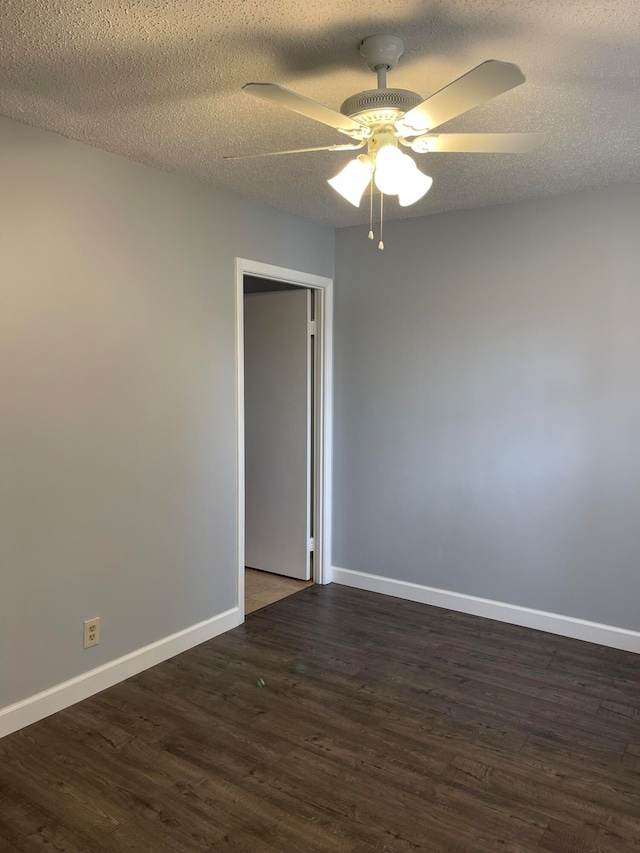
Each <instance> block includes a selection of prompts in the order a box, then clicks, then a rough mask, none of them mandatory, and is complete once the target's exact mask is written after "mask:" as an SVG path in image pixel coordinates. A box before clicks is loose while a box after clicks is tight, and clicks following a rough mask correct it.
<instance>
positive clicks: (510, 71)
mask: <svg viewBox="0 0 640 853" xmlns="http://www.w3.org/2000/svg"><path fill="white" fill-rule="evenodd" d="M359 49H360V53H361V54H362V56H363V57H364V58H365V60H366V62H367V65H368V66H369V68H370V69H371V70H372V71H374V72H375V73H376V74H377V77H378V87H377V88H376V89H370V90H367V91H365V92H360V93H359V94H357V95H352V96H351V97H349V98H347V100H346V101H345V102H344V103H343V104H342V106H341V107H340V112H338V111H337V110H333V109H331V108H330V107H326V106H324V104H319V103H318V102H317V101H312V100H310V99H309V98H305V97H304V96H303V95H299V94H297V93H296V92H292V91H290V90H289V89H285V88H284V87H283V86H278V85H277V84H275V83H247V84H246V85H245V86H243V89H244V91H245V92H248V93H249V94H251V95H255V96H256V97H258V98H262V99H263V100H265V101H270V102H271V103H274V104H277V105H278V106H281V107H284V108H285V109H288V110H291V111H292V112H295V113H298V114H299V115H303V116H306V117H307V118H311V119H314V120H315V121H318V122H320V123H321V124H325V125H328V126H329V127H333V128H335V130H337V131H339V132H340V133H343V134H344V135H345V136H348V137H349V138H350V139H351V142H349V143H346V144H342V145H325V146H319V147H316V148H297V149H291V150H288V151H272V152H268V153H265V154H249V155H245V156H244V157H225V158H224V159H225V160H241V159H245V158H246V157H273V156H278V155H281V154H303V153H306V152H311V151H357V150H360V149H363V148H364V147H365V146H366V147H367V153H366V154H364V153H363V154H360V155H359V156H357V157H356V158H355V159H354V160H351V161H350V162H349V163H348V164H347V165H346V166H345V167H344V168H343V169H342V170H341V171H340V172H339V173H338V174H337V175H336V176H335V177H334V178H331V179H330V180H329V181H328V183H329V184H330V185H331V186H332V187H333V188H334V189H335V190H336V191H337V192H338V193H340V195H342V196H343V197H344V198H345V199H346V200H347V201H349V202H351V204H353V205H355V206H356V207H359V206H360V202H361V200H362V196H363V194H364V191H365V189H366V188H367V186H368V187H369V189H370V211H369V218H370V221H369V238H370V239H373V192H374V185H375V188H376V189H377V190H379V191H380V215H381V224H380V228H381V235H380V242H379V245H378V247H379V248H380V249H383V248H384V243H383V242H382V215H383V203H384V196H385V195H396V196H397V197H398V202H399V204H400V205H401V206H402V207H406V206H408V205H411V204H414V203H415V202H417V201H419V200H420V199H421V198H422V197H423V196H424V195H425V193H426V192H427V191H428V190H429V189H430V187H431V184H432V183H433V181H432V179H431V178H430V177H429V176H428V175H425V174H424V172H422V171H421V170H420V169H418V167H417V166H416V163H415V160H414V159H413V158H412V157H410V156H408V155H407V154H404V153H403V152H402V151H401V148H409V149H411V150H412V151H413V152H415V153H416V154H427V153H431V152H464V153H483V154H489V153H495V154H520V153H525V152H528V151H532V150H533V149H534V148H536V147H537V146H538V145H539V144H540V143H541V142H542V140H543V138H544V134H543V133H434V132H433V131H434V130H435V129H436V128H438V127H439V126H440V125H441V124H444V123H445V122H447V121H449V120H450V119H452V118H455V117H456V116H459V115H462V113H466V112H467V111H468V110H471V109H473V108H474V107H477V106H478V105H479V104H482V103H484V102H485V101H489V100H491V99H492V98H495V97H497V96H498V95H501V94H502V93H503V92H508V91H509V89H513V88H515V87H516V86H519V85H520V84H521V83H524V81H525V76H524V74H523V73H522V71H521V70H520V69H519V68H518V66H517V65H513V64H512V63H510V62H499V61H497V60H494V59H490V60H488V61H487V62H483V63H482V64H481V65H478V66H477V67H476V68H473V69H472V70H471V71H469V72H467V73H466V74H464V75H463V76H462V77H459V78H458V79H457V80H454V81H453V83H450V84H449V85H448V86H445V87H444V89H440V91H438V92H436V93H435V94H434V95H431V96H430V97H428V98H425V99H423V98H422V97H421V96H420V95H417V94H416V93H415V92H409V91H407V90H406V89H389V88H387V72H388V71H390V70H391V69H393V68H395V67H396V65H397V64H398V60H399V59H400V57H401V56H402V54H403V52H404V42H403V41H402V39H400V38H398V37H397V36H392V35H375V36H369V37H368V38H365V39H363V40H362V41H361V42H360V44H359Z"/></svg>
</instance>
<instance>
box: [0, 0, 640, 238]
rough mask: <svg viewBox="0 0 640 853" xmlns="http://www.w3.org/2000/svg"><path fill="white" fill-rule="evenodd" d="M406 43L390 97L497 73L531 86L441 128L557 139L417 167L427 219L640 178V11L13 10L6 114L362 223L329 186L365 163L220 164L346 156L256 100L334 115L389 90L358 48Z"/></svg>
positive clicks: (537, 7)
mask: <svg viewBox="0 0 640 853" xmlns="http://www.w3.org/2000/svg"><path fill="white" fill-rule="evenodd" d="M379 32H390V33H394V34H396V35H399V36H400V37H402V38H403V39H404V41H405V44H406V53H405V55H404V56H403V57H402V59H401V61H400V65H399V67H398V68H397V69H396V70H395V71H394V72H393V73H392V74H391V75H390V76H389V85H390V86H397V87H399V88H405V89H411V90H414V91H416V92H419V93H420V94H421V95H423V96H425V97H426V96H427V95H429V94H431V93H432V92H434V91H436V90H437V89H439V88H441V87H442V86H443V85H445V84H446V83H448V82H449V81H451V80H452V79H454V78H456V77H458V76H460V75H461V74H463V73H464V72H466V71H467V70H469V69H470V68H472V67H474V66H475V65H477V64H479V63H480V62H482V61H483V60H485V59H502V60H507V61H511V62H515V63H517V64H518V65H520V66H521V68H522V69H523V70H524V72H525V74H526V75H527V78H528V79H527V82H526V83H525V84H524V85H523V86H520V87H519V88H517V89H515V90H513V91H511V92H508V93H507V94H505V95H502V96H501V97H499V98H497V99H496V100H494V101H492V102H491V103H489V104H487V105H484V106H481V107H479V108H477V109H476V110H473V111H472V112H470V113H468V114H467V115H465V116H463V117H461V118H458V119H455V120H454V121H451V122H449V124H448V125H445V126H443V130H458V131H469V130H478V131H512V130H522V131H531V130H545V131H547V133H548V137H547V141H546V143H545V145H544V147H543V148H542V149H540V150H539V151H536V152H534V153H533V154H528V155H526V154H525V155H519V156H518V155H493V156H490V155H480V154H431V155H423V156H421V157H417V158H416V159H417V160H418V163H419V165H420V166H421V168H423V169H424V171H426V172H427V173H429V174H431V175H432V176H433V178H434V185H433V189H432V190H431V192H430V193H428V194H427V196H426V197H425V198H424V200H423V201H421V202H419V203H418V204H416V205H414V206H413V207H411V208H408V209H404V210H400V209H398V208H397V206H394V205H393V204H392V203H391V202H390V203H389V204H388V205H387V210H386V213H387V215H389V216H392V217H394V218H395V217H400V216H420V215H424V214H427V213H433V212H437V211H442V210H450V209H453V208H464V207H476V206H482V205H488V204H496V203H499V202H509V201H515V200H517V199H523V198H531V197H536V196H542V195H548V194H553V193H560V192H565V191H570V190H574V189H580V188H584V187H597V186H602V185H606V184H614V183H622V182H628V181H639V180H640V141H639V138H640V136H639V129H640V3H638V0H600V2H596V0H513V2H509V3H506V2H504V0H447V2H446V3H445V2H443V3H435V2H434V3H430V2H414V3H407V2H401V1H400V0H385V2H381V3H366V4H365V3H363V2H356V0H316V2H313V0H269V2H265V3H258V2H255V0H198V2H196V0H185V2H176V0H164V2H163V0H138V2H136V0H131V1H130V2H117V0H112V2H103V0H83V2H81V0H78V2H71V0H58V2H56V0H29V2H25V0H3V2H2V7H1V10H0V112H1V113H4V114H5V115H8V116H12V117H13V118H16V119H19V120H21V121H25V122H28V123H29V124H33V125H37V126H38V127H43V128H47V129H49V130H54V131H57V132H58V133H62V134H64V135H65V136H69V137H71V138H73V139H78V140H81V141H83V142H87V143H89V144H90V145H94V146H96V147H98V148H103V149H105V150H107V151H113V152H116V153H118V154H123V155H125V156H126V157H129V158H131V159H134V160H140V161H143V162H145V163H150V164H152V165H154V166H158V167H160V168H163V169H167V170H169V171H172V172H179V173H183V174H185V175H190V176H192V177H194V178H198V179H202V180H205V181H208V182H209V183H211V184H212V185H213V186H216V187H225V188H227V189H229V190H232V191H234V192H237V193H239V194H241V195H244V196H247V197H249V198H253V199H257V200H259V201H262V202H265V203H266V204H269V205H272V206H274V207H278V208H282V209H283V210H288V211H291V212H292V213H296V214H299V215H301V216H304V217H307V218H310V219H314V220H317V221H318V222H322V223H326V224H328V225H336V226H342V225H350V224H356V223H362V222H365V221H366V219H367V213H368V211H367V209H366V208H367V205H366V203H364V202H363V205H362V209H361V210H357V209H356V208H353V207H352V206H351V205H349V204H348V203H347V202H345V201H344V200H343V199H342V198H340V197H339V196H337V195H336V194H335V193H334V192H333V190H331V188H330V187H329V186H328V185H327V183H326V179H327V178H329V177H331V176H333V175H334V174H335V173H336V172H337V171H338V170H339V169H340V168H341V167H342V166H343V165H344V163H345V162H346V161H347V159H349V158H350V157H352V156H354V155H349V154H344V153H342V154H338V153H331V152H323V153H317V154H301V155H293V156H289V157H282V158H271V159H267V160H252V161H245V162H231V163H229V162H227V163H225V162H223V161H222V155H223V154H242V153H249V152H254V151H269V150H277V149H280V148H298V147H307V146H312V145H322V144H333V143H335V142H344V141H346V140H345V138H344V137H343V136H341V135H340V134H338V133H336V132H335V131H332V130H331V129H330V128H325V127H323V126H322V125H319V124H317V123H315V122H312V121H310V120H308V119H304V118H302V117H300V116H297V115H291V114H289V113H287V112H285V111H284V110H281V109H278V108H277V107H275V106H272V105H270V104H265V103H263V102H260V101H258V100H257V99H254V98H252V97H250V96H249V95H247V94H243V93H242V92H241V87H242V85H243V84H244V83H245V82H248V81H264V82H278V83H281V84H282V85H284V86H286V87H288V88H290V89H295V90H296V91H298V92H300V93H302V94H304V95H306V96H307V97H310V98H314V99H316V100H319V101H322V102H324V103H326V104H328V105H330V106H332V107H334V108H336V109H338V108H339V106H340V104H341V103H342V101H343V100H344V99H345V98H346V97H347V96H348V95H351V94H353V93H355V92H358V91H361V90H363V89H369V88H374V87H375V76H374V75H373V74H372V73H371V72H370V71H368V69H367V68H366V66H365V64H364V62H363V60H362V59H361V57H360V56H359V55H358V52H357V48H356V45H357V42H358V40H359V39H360V38H362V37H364V36H367V35H371V34H373V33H379Z"/></svg>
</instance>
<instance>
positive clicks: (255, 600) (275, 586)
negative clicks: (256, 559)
mask: <svg viewBox="0 0 640 853" xmlns="http://www.w3.org/2000/svg"><path fill="white" fill-rule="evenodd" d="M312 585H313V581H299V580H296V579H295V578H286V577H284V576H283V575H272V574H270V573H269V572H260V571H257V570H256V569H245V570H244V612H245V614H246V615H249V613H253V612H254V610H260V609H261V608H263V607H266V606H267V605H268V604H273V603H274V601H280V599H281V598H287V596H289V595H293V594H294V593H296V592H300V590H301V589H306V588H307V587H308V586H312Z"/></svg>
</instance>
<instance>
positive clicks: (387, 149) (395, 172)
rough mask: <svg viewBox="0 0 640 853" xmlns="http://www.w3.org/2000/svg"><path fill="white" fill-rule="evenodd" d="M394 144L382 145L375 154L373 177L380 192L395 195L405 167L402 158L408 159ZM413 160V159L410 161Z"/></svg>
mask: <svg viewBox="0 0 640 853" xmlns="http://www.w3.org/2000/svg"><path fill="white" fill-rule="evenodd" d="M409 159H411V158H409V157H407V156H406V154H403V153H402V152H401V151H399V150H398V149H397V148H396V146H395V145H383V146H382V148H381V149H380V150H379V151H378V153H377V154H376V171H375V173H374V176H373V179H374V181H375V182H376V186H377V187H378V189H379V190H380V192H381V193H384V194H385V195H396V193H397V192H398V185H399V183H400V181H401V180H402V172H403V171H404V169H405V164H404V163H403V160H409ZM412 162H413V161H412Z"/></svg>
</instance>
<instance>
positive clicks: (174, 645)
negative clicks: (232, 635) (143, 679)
mask: <svg viewBox="0 0 640 853" xmlns="http://www.w3.org/2000/svg"><path fill="white" fill-rule="evenodd" d="M242 621H243V617H242V614H241V612H240V610H239V609H238V608H237V607H233V608H232V609H231V610H226V611H225V612H224V613H219V614H218V615H217V616H213V617H212V618H211V619H207V620H205V621H204V622H198V623H197V624H196V625H191V626H190V627H189V628H185V629H184V630H183V631H178V632H177V633H176V634H171V635H170V636H169V637H163V639H162V640H157V641H156V642H155V643H151V644H150V645H148V646H143V648H141V649H136V651H134V652H130V653H129V654H127V655H124V656H123V657H121V658H117V659H116V660H112V661H109V663H105V664H103V665H102V666H99V667H97V668H96V669H91V670H89V672H83V673H82V674H81V675H77V676H76V677H75V678H71V679H69V681H63V682H62V683H61V684H56V685H55V686H54V687H50V688H49V689H48V690H44V691H43V692H42V693H36V694H35V695H34V696H29V697H28V698H27V699H23V700H22V701H20V702H16V703H15V704H14V705H8V706H7V707H6V708H2V709H0V737H4V736H5V735H8V734H11V732H15V731H17V730H18V729H22V728H24V727H25V726H29V725H31V723H35V722H37V721H38V720H42V719H44V717H48V716H49V715H50V714H55V713H56V711H61V710H62V709H63V708H68V707H69V706H70V705H74V704H75V703H76V702H81V701H82V700H83V699H87V698H88V697H89V696H93V695H94V693H99V692H100V691H101V690H106V688H107V687H112V686H113V685H114V684H118V682H120V681H124V680H125V679H126V678H130V677H131V676H132V675H136V674H137V673H139V672H142V671H143V670H145V669H149V667H151V666H155V665H156V664H157V663H162V661H164V660H167V659H168V658H171V657H173V656H174V655H178V654H180V653H181V652H185V651H187V649H191V648H193V646H197V645H199V644H200V643H204V642H206V641H207V640H211V639H212V638H213V637H217V636H218V635H219V634H223V633H224V632H225V631H229V630H231V628H236V627H237V626H238V625H240V624H242Z"/></svg>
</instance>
